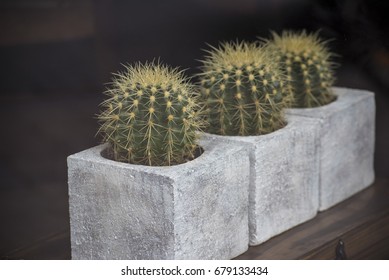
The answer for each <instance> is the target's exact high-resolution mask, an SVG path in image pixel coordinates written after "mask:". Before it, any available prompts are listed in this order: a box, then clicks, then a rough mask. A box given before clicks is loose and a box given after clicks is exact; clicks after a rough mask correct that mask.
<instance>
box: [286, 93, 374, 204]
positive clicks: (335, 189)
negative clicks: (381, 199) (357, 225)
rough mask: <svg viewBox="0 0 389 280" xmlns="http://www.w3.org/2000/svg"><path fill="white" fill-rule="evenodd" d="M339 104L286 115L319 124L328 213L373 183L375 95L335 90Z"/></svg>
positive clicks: (323, 199)
mask: <svg viewBox="0 0 389 280" xmlns="http://www.w3.org/2000/svg"><path fill="white" fill-rule="evenodd" d="M333 90H334V93H335V95H336V96H337V100H336V101H334V102H332V103H330V104H328V105H325V106H322V107H316V108H309V109H288V110H287V111H286V114H287V115H289V116H291V115H293V116H297V115H298V116H304V117H309V118H312V119H316V120H318V121H320V192H319V195H320V203H319V210H326V209H328V208H330V207H331V206H333V205H335V204H337V203H339V202H341V201H343V200H345V199H346V198H348V197H350V196H352V195H353V194H355V193H357V192H359V191H361V190H362V189H364V188H366V187H367V186H369V185H370V184H372V183H373V181H374V169H373V157H374V139H375V136H374V134H375V101H374V93H372V92H368V91H364V90H355V89H347V88H333Z"/></svg>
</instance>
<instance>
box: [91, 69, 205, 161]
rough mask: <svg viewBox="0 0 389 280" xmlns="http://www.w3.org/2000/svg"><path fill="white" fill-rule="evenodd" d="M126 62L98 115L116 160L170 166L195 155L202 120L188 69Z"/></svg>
mask: <svg viewBox="0 0 389 280" xmlns="http://www.w3.org/2000/svg"><path fill="white" fill-rule="evenodd" d="M125 67H126V71H125V72H122V73H117V74H115V75H114V78H113V80H112V84H111V86H110V88H108V89H107V91H106V95H108V98H107V99H106V100H105V101H104V102H103V103H102V104H101V105H100V106H101V107H102V108H103V110H102V112H101V113H100V115H99V116H98V119H99V120H100V122H101V127H100V130H99V132H100V133H102V134H103V137H104V141H105V142H108V143H110V145H111V147H112V150H113V158H114V160H116V161H121V162H128V163H133V164H143V165H151V166H165V165H174V164H180V163H183V162H185V161H187V160H189V159H191V158H193V157H194V151H195V149H196V145H197V144H196V143H197V137H198V136H197V133H196V132H197V131H198V130H199V129H201V127H202V120H201V118H200V117H199V114H198V112H197V107H198V105H197V101H196V99H197V98H198V95H197V94H196V93H194V87H193V86H192V85H191V84H190V83H189V82H188V80H187V79H186V78H185V77H184V75H183V72H182V71H179V70H178V69H177V68H175V69H172V68H170V67H168V66H165V65H162V64H160V63H157V64H156V63H146V64H141V63H138V64H135V65H132V66H131V65H129V66H125Z"/></svg>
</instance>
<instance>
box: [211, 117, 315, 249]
mask: <svg viewBox="0 0 389 280" xmlns="http://www.w3.org/2000/svg"><path fill="white" fill-rule="evenodd" d="M287 121H288V124H287V125H286V126H285V127H284V128H282V129H279V130H277V131H275V132H273V133H270V134H267V135H262V136H243V137H242V136H218V135H213V134H206V135H205V136H204V137H206V138H207V139H211V140H213V141H217V142H218V143H219V145H223V144H225V143H229V144H231V145H232V147H233V146H234V145H236V144H238V145H241V146H242V147H246V149H247V150H248V152H249V155H250V189H249V229H250V245H258V244H260V243H262V242H264V241H266V240H268V239H270V238H271V237H273V236H275V235H277V234H279V233H281V232H283V231H286V230H288V229H290V228H292V227H294V226H296V225H298V224H300V223H303V222H305V221H307V220H309V219H311V218H313V217H314V216H315V215H316V214H317V211H318V197H319V196H318V191H319V190H318V187H319V175H318V171H319V158H318V127H319V126H318V122H317V121H316V120H313V119H309V118H304V117H298V116H290V117H288V119H287Z"/></svg>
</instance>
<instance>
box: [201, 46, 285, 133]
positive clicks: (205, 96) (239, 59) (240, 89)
mask: <svg viewBox="0 0 389 280" xmlns="http://www.w3.org/2000/svg"><path fill="white" fill-rule="evenodd" d="M202 63H203V66H202V68H201V70H202V72H201V73H200V74H199V75H198V76H199V78H200V80H201V86H200V87H201V97H202V103H203V104H204V107H205V110H206V115H207V121H208V123H209V127H208V128H207V131H208V132H210V133H214V134H219V135H241V136H246V135H260V134H266V133H270V132H273V131H275V130H277V129H279V128H281V127H283V126H284V125H285V122H284V120H283V116H282V112H281V111H282V109H283V108H285V107H287V106H288V105H289V104H290V100H289V98H288V96H287V95H286V91H285V90H284V86H283V85H284V83H285V77H284V75H283V73H282V72H281V71H280V70H279V69H278V64H277V63H276V62H275V59H274V58H273V57H272V53H271V52H267V51H266V50H265V49H264V48H262V47H260V46H259V45H258V44H256V43H246V42H227V43H222V44H221V45H220V47H219V48H216V47H211V49H210V50H209V51H207V55H206V56H205V59H204V60H202Z"/></svg>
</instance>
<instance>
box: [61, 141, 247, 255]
mask: <svg viewBox="0 0 389 280" xmlns="http://www.w3.org/2000/svg"><path fill="white" fill-rule="evenodd" d="M201 146H202V147H203V149H204V153H203V154H202V155H201V156H199V157H198V158H196V159H194V160H192V161H190V162H188V163H185V164H180V165H176V166H171V167H149V166H141V165H132V164H126V163H120V162H115V161H112V160H109V159H106V158H104V157H102V156H101V152H102V151H103V150H104V149H105V148H106V146H104V145H101V146H97V147H94V148H91V149H88V150H86V151H83V152H80V153H77V154H74V155H71V156H69V157H68V176H69V178H68V179H69V181H68V183H69V203H70V222H71V247H72V258H73V259H231V258H233V257H236V256H238V255H239V254H241V253H243V252H245V251H246V250H247V248H248V236H249V233H248V211H247V208H248V187H249V158H248V155H247V152H246V151H245V149H243V148H242V147H239V146H231V145H228V146H227V145H225V144H219V143H212V142H211V141H206V140H202V142H201Z"/></svg>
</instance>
